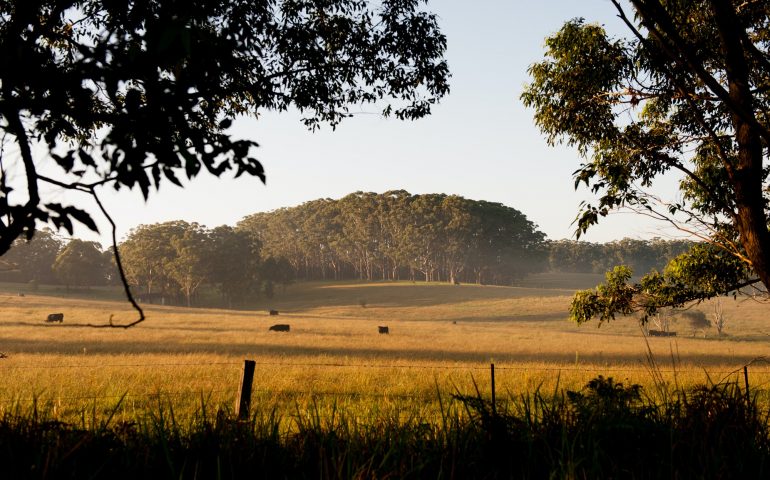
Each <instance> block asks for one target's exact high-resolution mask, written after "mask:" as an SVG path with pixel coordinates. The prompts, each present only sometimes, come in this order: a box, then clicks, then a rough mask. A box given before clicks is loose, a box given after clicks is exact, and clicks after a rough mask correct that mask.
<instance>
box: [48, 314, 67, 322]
mask: <svg viewBox="0 0 770 480" xmlns="http://www.w3.org/2000/svg"><path fill="white" fill-rule="evenodd" d="M45 321H46V323H53V322H59V323H61V322H63V321H64V314H63V313H52V314H50V315H48V318H46V319H45Z"/></svg>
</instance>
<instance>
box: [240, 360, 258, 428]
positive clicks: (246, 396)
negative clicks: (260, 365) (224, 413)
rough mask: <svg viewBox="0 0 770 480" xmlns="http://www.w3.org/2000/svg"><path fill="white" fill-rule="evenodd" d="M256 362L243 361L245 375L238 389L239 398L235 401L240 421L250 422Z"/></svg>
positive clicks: (242, 376)
mask: <svg viewBox="0 0 770 480" xmlns="http://www.w3.org/2000/svg"><path fill="white" fill-rule="evenodd" d="M255 365H256V362H255V361H254V360H244V361H243V374H242V375H241V384H240V386H239V387H238V398H237V399H236V400H235V402H236V403H235V417H236V418H237V419H238V420H248V418H249V407H250V406H251V385H252V383H254V367H255Z"/></svg>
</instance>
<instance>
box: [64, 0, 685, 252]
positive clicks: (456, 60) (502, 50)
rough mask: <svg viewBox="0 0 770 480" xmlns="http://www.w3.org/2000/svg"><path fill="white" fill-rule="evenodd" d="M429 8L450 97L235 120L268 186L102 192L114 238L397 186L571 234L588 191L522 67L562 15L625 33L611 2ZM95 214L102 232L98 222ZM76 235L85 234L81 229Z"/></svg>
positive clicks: (649, 230) (227, 183)
mask: <svg viewBox="0 0 770 480" xmlns="http://www.w3.org/2000/svg"><path fill="white" fill-rule="evenodd" d="M429 9H430V10H432V11H434V12H436V13H437V14H438V15H439V17H440V24H441V28H442V30H443V32H444V33H445V34H446V36H447V39H448V51H447V60H448V62H449V67H450V70H451V72H452V79H451V82H450V84H451V93H450V94H449V96H448V97H446V98H445V99H444V100H443V101H442V103H441V104H440V105H439V106H437V107H436V108H435V109H434V110H433V114H432V115H431V116H430V117H427V118H424V119H421V120H418V121H415V122H401V121H399V120H396V119H383V118H381V117H380V116H378V115H372V114H361V115H357V116H356V117H354V118H351V119H348V120H347V121H345V122H343V124H342V125H340V126H339V127H338V128H337V130H336V131H332V130H331V128H328V127H326V128H324V129H322V130H321V131H316V132H314V133H311V132H308V131H307V129H306V128H305V127H304V126H303V125H302V123H301V122H300V121H299V118H300V115H299V114H298V113H296V112H289V113H283V114H265V115H263V116H261V118H260V119H259V120H241V121H238V122H237V123H236V125H235V127H234V128H233V132H234V134H235V136H237V137H246V138H250V139H253V140H255V141H257V142H258V143H259V144H260V145H261V147H260V148H259V149H258V152H257V156H258V158H259V159H260V160H261V162H262V163H263V165H264V167H265V170H266V172H267V176H268V179H267V185H263V184H262V183H261V182H260V181H259V180H258V179H255V178H241V179H238V180H233V179H231V178H229V177H227V176H225V177H223V178H221V179H215V178H213V177H211V176H209V175H207V174H202V175H201V176H199V177H198V178H196V179H195V180H194V181H192V182H187V184H186V186H185V188H184V189H182V188H179V187H176V186H174V185H172V184H170V183H168V182H166V184H165V185H164V186H162V187H161V191H160V192H159V193H153V194H152V195H151V196H150V199H149V201H148V202H147V203H145V202H144V201H143V199H142V197H141V194H140V193H139V192H138V191H135V192H128V191H125V192H121V193H115V192H114V191H113V190H112V189H111V188H109V189H104V190H103V192H102V196H103V200H104V202H105V204H106V206H107V208H108V209H109V210H110V212H111V213H112V214H113V215H114V218H115V219H116V221H117V223H118V225H119V236H120V237H122V236H124V235H125V234H126V233H127V232H128V230H130V229H131V228H133V227H135V226H137V225H139V224H143V223H154V222H162V221H167V220H174V219H184V220H187V221H196V222H199V223H202V224H204V225H207V226H209V227H214V226H217V225H221V224H230V225H234V224H235V223H236V222H238V221H239V220H240V219H241V218H243V217H244V216H246V215H248V214H251V213H254V212H258V211H268V210H273V209H276V208H280V207H287V206H294V205H298V204H300V203H302V202H305V201H308V200H313V199H316V198H321V197H326V198H340V197H342V196H344V195H346V194H348V193H351V192H354V191H358V190H362V191H372V192H380V193H381V192H384V191H387V190H392V189H405V190H408V191H409V192H411V193H447V194H458V195H462V196H464V197H467V198H471V199H476V200H488V201H494V202H500V203H503V204H505V205H508V206H511V207H514V208H516V209H518V210H520V211H522V212H523V213H524V214H525V215H527V217H528V218H529V219H530V220H532V221H534V222H535V223H536V224H538V225H539V227H540V229H541V230H542V231H543V232H545V233H546V235H548V237H549V238H552V239H558V238H568V237H571V236H572V234H573V230H574V228H573V227H572V226H571V223H572V220H573V219H574V218H575V215H576V213H577V211H578V204H579V203H580V201H581V200H582V199H586V198H591V196H590V193H589V192H587V191H586V190H580V191H578V192H575V191H574V189H573V180H572V172H573V171H575V170H576V169H577V168H578V166H579V163H580V158H579V157H578V155H577V154H576V152H574V151H573V150H570V149H568V148H566V147H561V148H550V147H548V146H547V145H546V142H545V140H544V137H543V135H542V134H540V132H539V131H538V130H537V128H536V127H535V126H534V125H533V122H532V111H531V110H526V109H525V108H524V107H523V105H522V104H521V102H520V100H519V95H520V93H521V90H522V87H523V85H524V84H525V83H526V82H527V81H528V80H527V73H526V71H527V67H528V66H529V65H530V64H532V63H533V62H535V61H538V60H540V59H541V58H542V56H543V44H544V38H545V37H546V36H548V35H549V34H552V33H554V32H555V31H557V30H558V29H559V28H560V26H561V25H562V24H563V22H564V21H566V20H568V19H571V18H574V17H584V18H586V20H587V21H590V22H598V23H601V24H604V25H605V26H606V27H607V29H608V30H610V31H614V32H619V33H620V32H622V33H625V32H624V31H623V30H622V27H621V25H620V23H619V22H620V21H619V20H618V19H617V17H616V16H615V11H614V8H613V6H612V4H611V3H610V2H609V0H544V1H542V2H530V1H523V0H508V1H502V0H495V1H492V0H479V1H476V2H467V1H460V0H433V1H431V2H430V3H429ZM671 193H672V194H673V192H671ZM59 195H61V196H63V195H64V194H59ZM69 195H70V194H67V198H68V199H69V198H72V197H70V196H69ZM72 199H73V201H74V198H72ZM82 205H84V206H86V207H89V206H91V205H92V201H91V200H89V199H87V198H85V199H84V200H83V203H82ZM92 211H93V210H92ZM98 220H99V224H100V226H101V228H102V230H103V233H105V234H106V233H108V230H107V224H106V222H105V221H103V220H102V219H98ZM661 227H662V225H658V224H654V223H650V222H647V221H645V220H644V219H643V218H641V217H638V216H634V215H630V214H618V215H613V216H612V217H611V218H609V219H606V220H605V221H604V222H603V224H602V225H600V226H598V227H595V228H594V230H593V231H590V232H589V235H587V236H586V237H585V238H586V239H587V240H591V241H609V240H613V239H619V238H623V237H634V238H650V237H652V236H670V235H669V233H667V232H664V231H661V230H660V228H661ZM76 236H80V237H88V238H93V237H90V236H89V235H88V234H87V232H86V231H85V229H80V230H77V231H76ZM106 238H107V237H106V235H105V236H103V238H102V240H103V241H106Z"/></svg>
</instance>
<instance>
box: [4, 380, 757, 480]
mask: <svg viewBox="0 0 770 480" xmlns="http://www.w3.org/2000/svg"><path fill="white" fill-rule="evenodd" d="M438 401H439V403H440V404H441V417H440V418H439V419H438V420H437V421H428V420H427V419H425V418H423V417H421V416H420V415H419V414H415V413H413V412H409V414H408V415H406V416H403V415H399V414H398V412H396V414H394V412H387V413H386V412H383V414H382V415H372V416H370V417H362V416H357V415H351V414H350V413H349V412H348V411H347V410H346V409H345V408H344V407H342V406H337V405H332V406H331V407H329V406H328V405H319V404H313V403H312V402H311V403H310V404H309V405H307V406H303V407H300V406H299V405H298V406H297V410H296V415H294V416H291V417H287V416H282V415H279V414H278V413H277V412H276V410H258V413H256V414H255V415H254V416H252V417H251V418H250V419H249V420H248V421H236V420H234V419H233V415H232V412H231V411H229V409H227V408H213V409H212V408H211V407H210V406H209V405H208V404H207V401H206V399H205V398H201V400H200V407H199V409H198V411H197V412H196V415H195V416H194V417H191V418H189V419H187V420H184V421H180V420H179V419H177V417H176V415H175V412H174V409H173V405H172V404H171V403H170V402H164V401H163V400H162V399H159V400H158V404H157V406H156V408H155V410H154V411H152V412H150V413H148V414H145V415H144V416H142V417H139V418H136V419H134V420H132V421H126V420H119V421H113V418H112V417H108V419H106V420H101V421H83V422H81V423H80V425H73V424H68V423H63V422H59V421H56V420H53V419H52V418H51V417H50V415H49V414H48V413H47V412H46V411H41V410H40V409H37V408H33V409H32V410H28V411H26V410H23V409H21V408H20V407H18V408H16V409H9V410H7V411H6V412H5V413H4V414H3V415H2V416H0V462H2V465H3V471H4V474H5V475H7V476H8V478H60V477H67V478H110V479H112V478H145V477H147V478H155V477H169V478H171V477H173V478H222V477H237V478H240V477H257V478H276V477H279V478H303V477H314V478H546V477H556V478H564V477H568V478H629V477H633V478H764V477H766V476H767V474H768V472H767V469H768V467H767V466H766V459H767V458H768V456H770V441H769V440H768V417H767V412H763V411H760V408H759V407H758V406H757V404H756V402H755V401H753V400H752V401H747V399H746V397H745V396H744V395H743V393H742V392H741V390H740V388H739V387H738V385H736V384H735V383H729V382H728V383H723V384H717V385H708V386H702V387H698V388H695V389H690V390H680V391H678V392H676V393H675V394H673V395H671V396H669V397H668V400H666V401H660V400H653V399H652V398H651V397H648V396H646V394H645V391H644V389H643V388H642V387H640V386H639V385H625V384H623V383H621V382H616V381H614V380H613V379H612V378H605V377H597V378H595V379H593V380H591V381H590V382H588V383H587V384H586V385H585V387H584V388H582V389H580V390H576V391H569V390H568V391H562V390H558V389H554V390H553V392H552V393H550V394H547V393H544V392H543V391H542V390H541V389H540V388H537V389H535V391H534V392H532V393H530V394H526V395H519V396H517V397H509V398H507V399H506V400H505V401H501V402H499V403H498V404H497V405H495V406H494V407H495V408H493V406H492V404H491V403H490V402H489V401H488V400H487V399H485V398H483V396H482V395H481V394H480V393H478V392H477V394H476V395H475V396H461V395H456V396H455V397H454V400H447V399H446V398H444V397H442V396H440V395H439V400H438ZM119 405H120V402H117V403H116V405H115V410H116V411H117V409H118V407H119Z"/></svg>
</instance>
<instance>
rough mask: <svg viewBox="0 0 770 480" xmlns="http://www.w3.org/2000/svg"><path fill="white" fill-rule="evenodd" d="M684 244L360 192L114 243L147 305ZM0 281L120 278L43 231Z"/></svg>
mask: <svg viewBox="0 0 770 480" xmlns="http://www.w3.org/2000/svg"><path fill="white" fill-rule="evenodd" d="M690 246H691V243H690V242H684V241H664V240H660V239H653V240H630V239H624V240H620V241H616V242H611V243H605V244H596V243H587V242H578V241H568V240H559V241H548V240H546V238H545V235H544V234H543V233H541V232H540V231H538V230H537V227H536V225H535V224H533V223H532V222H531V221H529V220H528V219H527V218H526V217H525V216H524V214H522V213H521V212H519V211H518V210H516V209H514V208H510V207H507V206H505V205H502V204H499V203H492V202H485V201H476V200H468V199H466V198H463V197H459V196H456V195H442V194H428V195H412V194H410V193H408V192H405V191H403V190H398V191H391V192H386V193H384V194H376V193H362V192H357V193H353V194H350V195H348V196H346V197H344V198H342V199H339V200H330V199H321V200H315V201H311V202H307V203H304V204H302V205H300V206H297V207H293V208H283V209H279V210H275V211H272V212H267V213H257V214H254V215H250V216H248V217H246V218H244V219H243V220H242V221H241V222H239V223H238V225H237V226H235V227H230V226H220V227H216V228H213V229H208V228H206V227H204V226H202V225H199V224H196V223H188V222H184V221H173V222H166V223H160V224H153V225H141V226H139V227H137V228H135V229H134V230H132V231H131V232H130V233H129V234H128V236H127V238H126V239H125V240H124V241H123V242H122V243H121V244H120V252H121V255H122V258H123V261H124V266H125V270H126V275H127V277H128V280H129V282H130V284H131V285H132V288H133V291H134V293H135V294H136V295H137V296H138V297H140V299H142V300H144V301H149V302H154V303H159V302H161V301H164V302H168V303H186V304H188V305H192V304H195V303H198V302H197V299H198V298H199V295H200V292H201V291H204V290H205V291H207V292H217V293H218V295H219V298H220V300H221V302H220V303H221V304H223V305H227V306H232V305H233V304H238V303H241V302H243V301H244V300H247V299H250V298H254V297H255V296H258V295H264V296H267V297H271V296H272V295H273V293H274V291H275V289H276V288H277V287H284V288H285V287H286V286H287V285H289V284H291V283H292V282H294V281H298V280H346V279H347V280H350V279H359V280H407V279H408V280H413V281H437V282H450V283H466V282H467V283H479V284H496V285H510V284H512V283H514V282H515V281H516V280H517V279H520V278H522V277H524V276H526V275H528V274H530V273H533V272H541V271H548V270H550V271H557V272H558V271H563V272H586V273H589V272H603V271H606V270H608V269H610V268H612V267H613V266H615V265H618V264H626V265H629V266H631V267H632V268H633V269H634V271H636V272H638V273H643V272H647V271H649V270H650V269H652V268H658V269H660V268H662V266H663V265H664V264H665V263H666V261H667V260H669V259H670V258H673V257H674V256H676V255H677V254H679V253H681V252H683V251H686V250H687V249H688V248H689V247H690ZM0 281H14V282H31V283H33V284H34V283H53V284H63V285H67V286H68V287H69V286H98V285H110V284H116V283H118V275H117V271H116V268H115V264H114V260H113V258H112V252H111V251H110V250H107V251H103V250H102V249H101V247H100V246H99V244H97V243H95V242H86V241H83V240H79V239H72V240H70V241H68V242H64V241H62V240H60V239H59V238H58V237H57V236H56V235H54V234H53V233H52V232H51V231H48V230H44V231H41V232H39V233H38V234H37V235H36V236H35V237H34V238H33V239H32V240H31V241H30V242H23V241H22V242H18V244H17V245H16V246H14V248H12V249H11V250H10V251H9V252H8V253H7V254H6V255H5V256H3V257H2V259H0Z"/></svg>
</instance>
